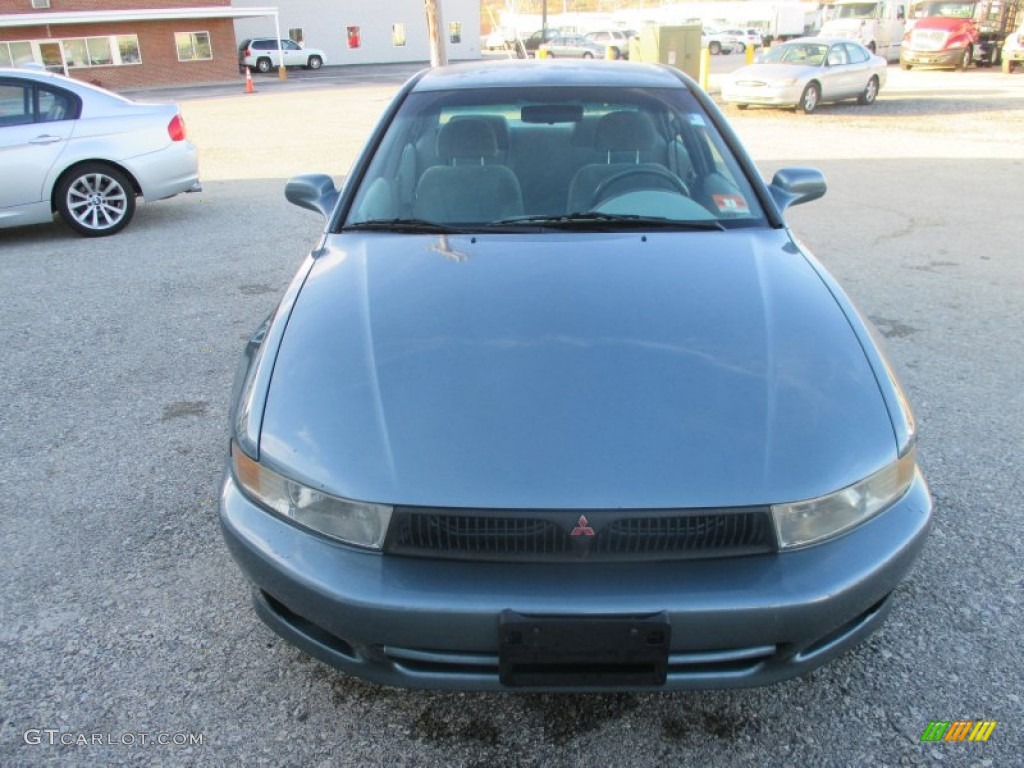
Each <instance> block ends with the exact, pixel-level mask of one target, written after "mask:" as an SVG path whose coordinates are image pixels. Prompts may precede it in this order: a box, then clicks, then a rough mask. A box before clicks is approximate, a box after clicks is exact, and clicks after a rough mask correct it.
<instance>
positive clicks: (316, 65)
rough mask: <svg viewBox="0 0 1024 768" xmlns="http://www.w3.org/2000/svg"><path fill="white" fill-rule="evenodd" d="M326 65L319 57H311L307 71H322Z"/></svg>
mask: <svg viewBox="0 0 1024 768" xmlns="http://www.w3.org/2000/svg"><path fill="white" fill-rule="evenodd" d="M323 65H324V60H323V59H321V58H320V57H319V56H310V57H309V61H307V62H306V69H320V67H322V66H323Z"/></svg>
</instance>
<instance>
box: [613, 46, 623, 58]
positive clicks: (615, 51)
mask: <svg viewBox="0 0 1024 768" xmlns="http://www.w3.org/2000/svg"><path fill="white" fill-rule="evenodd" d="M612 58H613V59H615V60H616V61H618V60H619V59H621V58H622V51H621V50H619V47H618V46H617V45H613V46H612Z"/></svg>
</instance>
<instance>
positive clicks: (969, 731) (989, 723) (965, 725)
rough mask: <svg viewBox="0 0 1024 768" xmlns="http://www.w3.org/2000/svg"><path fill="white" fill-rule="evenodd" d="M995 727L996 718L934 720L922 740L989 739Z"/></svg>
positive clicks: (922, 735)
mask: <svg viewBox="0 0 1024 768" xmlns="http://www.w3.org/2000/svg"><path fill="white" fill-rule="evenodd" d="M995 728H996V721H995V720H977V721H975V720H953V721H950V720H932V721H931V722H930V723H928V727H927V728H925V729H924V733H922V734H921V741H964V740H966V741H988V737H989V736H991V735H992V731H994V730H995Z"/></svg>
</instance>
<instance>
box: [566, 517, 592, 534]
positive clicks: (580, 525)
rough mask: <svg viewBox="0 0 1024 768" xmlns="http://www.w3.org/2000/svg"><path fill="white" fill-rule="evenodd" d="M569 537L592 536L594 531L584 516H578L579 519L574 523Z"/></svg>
mask: <svg viewBox="0 0 1024 768" xmlns="http://www.w3.org/2000/svg"><path fill="white" fill-rule="evenodd" d="M570 535H571V536H593V535H594V529H593V528H591V527H590V523H588V522H587V516H586V515H580V519H579V520H577V521H576V527H575V528H573V529H572V533H571V534H570Z"/></svg>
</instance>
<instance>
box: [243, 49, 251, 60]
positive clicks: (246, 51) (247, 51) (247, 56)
mask: <svg viewBox="0 0 1024 768" xmlns="http://www.w3.org/2000/svg"><path fill="white" fill-rule="evenodd" d="M242 56H243V57H244V58H249V57H250V56H252V54H251V53H249V49H248V48H246V49H245V53H243V54H242Z"/></svg>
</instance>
